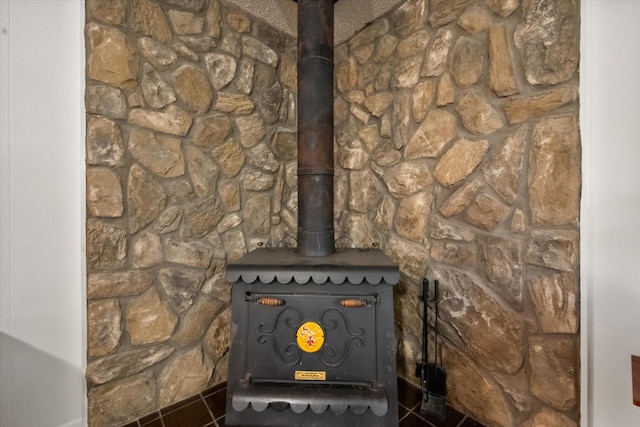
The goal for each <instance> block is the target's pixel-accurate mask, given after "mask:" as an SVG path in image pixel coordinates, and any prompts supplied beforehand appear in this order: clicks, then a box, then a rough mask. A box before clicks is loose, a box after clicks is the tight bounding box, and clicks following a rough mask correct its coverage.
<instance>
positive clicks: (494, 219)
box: [464, 193, 510, 231]
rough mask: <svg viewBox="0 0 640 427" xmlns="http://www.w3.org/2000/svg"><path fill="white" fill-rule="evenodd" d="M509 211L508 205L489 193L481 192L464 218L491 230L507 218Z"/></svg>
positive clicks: (470, 222)
mask: <svg viewBox="0 0 640 427" xmlns="http://www.w3.org/2000/svg"><path fill="white" fill-rule="evenodd" d="M509 213H510V210H509V207H508V206H507V205H505V204H504V203H502V202H501V201H499V200H497V199H496V198H494V197H492V196H490V195H488V194H484V193H480V194H478V196H477V197H476V198H475V199H474V200H473V202H472V203H471V205H469V207H468V208H467V211H466V212H465V215H464V220H465V221H466V222H468V223H469V224H472V225H475V226H476V227H479V228H483V229H485V230H487V231H491V230H494V229H495V228H496V227H497V226H498V225H499V224H500V223H501V222H503V221H504V220H506V219H507V217H508V216H509Z"/></svg>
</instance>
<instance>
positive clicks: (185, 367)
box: [158, 347, 213, 407]
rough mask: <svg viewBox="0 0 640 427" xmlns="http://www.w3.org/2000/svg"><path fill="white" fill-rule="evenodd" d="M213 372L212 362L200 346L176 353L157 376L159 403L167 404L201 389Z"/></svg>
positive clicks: (161, 404)
mask: <svg viewBox="0 0 640 427" xmlns="http://www.w3.org/2000/svg"><path fill="white" fill-rule="evenodd" d="M212 374H213V363H211V361H210V360H209V358H208V357H206V356H205V355H204V353H203V352H202V349H201V348H200V347H195V348H194V349H192V350H189V351H188V352H186V353H184V354H181V355H176V356H175V357H174V358H173V359H172V360H170V361H169V362H168V363H167V364H166V365H165V366H164V368H163V369H162V372H161V373H160V376H159V377H158V388H159V394H158V398H159V404H160V406H161V407H162V406H167V405H169V404H171V403H174V402H178V401H180V400H182V399H185V398H187V397H190V396H193V395H194V394H196V393H198V392H199V391H201V390H203V389H204V388H205V387H206V386H207V384H208V383H209V380H210V379H211V375H212Z"/></svg>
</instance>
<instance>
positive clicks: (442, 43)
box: [420, 29, 453, 77]
mask: <svg viewBox="0 0 640 427" xmlns="http://www.w3.org/2000/svg"><path fill="white" fill-rule="evenodd" d="M452 41H453V31H451V30H450V29H446V30H438V32H437V33H436V37H435V38H434V39H433V41H432V42H431V45H430V46H429V50H427V53H426V60H425V63H424V67H423V68H422V71H421V72H420V75H421V76H422V77H437V76H439V75H441V74H442V73H443V72H444V71H445V70H446V68H447V60H448V57H449V49H450V48H451V42H452Z"/></svg>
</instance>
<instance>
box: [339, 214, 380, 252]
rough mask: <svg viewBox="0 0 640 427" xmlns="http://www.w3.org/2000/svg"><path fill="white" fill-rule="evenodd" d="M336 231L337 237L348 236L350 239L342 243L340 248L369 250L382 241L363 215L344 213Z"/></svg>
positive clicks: (370, 222)
mask: <svg viewBox="0 0 640 427" xmlns="http://www.w3.org/2000/svg"><path fill="white" fill-rule="evenodd" d="M336 230H337V234H338V235H343V236H349V238H350V239H351V240H350V241H349V240H345V241H343V242H342V247H349V248H352V247H356V248H370V247H372V245H373V244H374V243H380V241H381V239H382V235H381V234H380V231H379V230H378V229H377V228H376V227H375V225H374V223H373V221H371V220H370V219H369V217H368V216H367V215H365V214H356V213H346V214H345V215H343V216H342V218H341V220H340V223H339V227H338V228H337V229H336Z"/></svg>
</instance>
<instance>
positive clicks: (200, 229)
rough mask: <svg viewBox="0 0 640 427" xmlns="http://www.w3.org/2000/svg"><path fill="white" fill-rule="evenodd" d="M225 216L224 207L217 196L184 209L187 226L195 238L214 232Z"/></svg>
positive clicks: (196, 202)
mask: <svg viewBox="0 0 640 427" xmlns="http://www.w3.org/2000/svg"><path fill="white" fill-rule="evenodd" d="M223 216H224V206H222V202H221V201H220V199H219V198H217V197H216V196H215V195H213V196H210V197H207V198H205V199H199V200H196V201H194V202H192V203H191V204H189V205H187V207H186V208H185V209H184V218H185V222H186V223H187V224H186V225H185V226H186V228H188V230H189V232H190V233H191V234H192V235H193V236H195V237H202V236H204V235H206V234H207V233H209V232H210V231H212V230H213V229H214V228H215V226H216V225H218V223H219V222H220V220H221V219H222V217H223Z"/></svg>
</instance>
